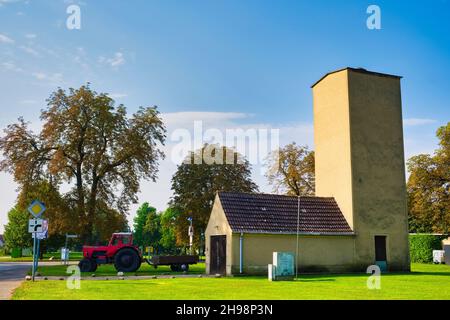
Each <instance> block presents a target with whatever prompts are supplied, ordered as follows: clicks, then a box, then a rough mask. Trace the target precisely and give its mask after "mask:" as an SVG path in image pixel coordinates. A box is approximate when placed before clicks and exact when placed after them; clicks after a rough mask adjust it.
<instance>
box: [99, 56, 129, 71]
mask: <svg viewBox="0 0 450 320" xmlns="http://www.w3.org/2000/svg"><path fill="white" fill-rule="evenodd" d="M98 61H99V62H100V63H102V64H107V65H110V66H111V67H113V68H116V67H119V66H121V65H123V64H125V57H124V54H123V53H122V52H116V53H115V54H114V56H113V57H112V58H105V57H103V56H101V57H99V58H98Z"/></svg>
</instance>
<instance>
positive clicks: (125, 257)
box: [114, 248, 141, 272]
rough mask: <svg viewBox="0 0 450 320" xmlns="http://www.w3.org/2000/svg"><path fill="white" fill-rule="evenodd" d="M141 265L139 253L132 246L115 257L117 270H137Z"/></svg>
mask: <svg viewBox="0 0 450 320" xmlns="http://www.w3.org/2000/svg"><path fill="white" fill-rule="evenodd" d="M140 265H141V259H140V257H139V255H138V253H137V252H136V251H135V250H133V249H130V248H124V249H122V250H120V251H119V252H117V254H116V256H115V257H114V267H115V268H116V270H117V271H122V272H135V271H136V270H137V269H139V267H140Z"/></svg>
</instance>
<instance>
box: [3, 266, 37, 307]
mask: <svg viewBox="0 0 450 320" xmlns="http://www.w3.org/2000/svg"><path fill="white" fill-rule="evenodd" d="M31 266H32V263H31V262H0V300H8V299H10V298H11V294H12V291H13V290H14V289H15V288H17V287H18V286H19V285H20V283H21V282H22V281H23V280H24V278H25V276H26V274H27V272H28V270H30V269H31Z"/></svg>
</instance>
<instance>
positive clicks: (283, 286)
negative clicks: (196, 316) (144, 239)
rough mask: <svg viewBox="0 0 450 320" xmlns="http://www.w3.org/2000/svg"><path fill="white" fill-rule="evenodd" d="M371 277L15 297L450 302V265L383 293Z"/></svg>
mask: <svg viewBox="0 0 450 320" xmlns="http://www.w3.org/2000/svg"><path fill="white" fill-rule="evenodd" d="M367 279H368V275H366V274H344V275H301V276H300V278H299V280H297V281H287V282H269V281H268V280H267V278H266V277H236V278H233V277H227V278H175V279H152V280H125V281H124V280H109V281H92V280H82V281H81V288H80V289H79V290H69V289H67V287H66V282H65V281H39V282H35V283H31V282H24V283H23V284H22V285H21V287H19V288H18V289H17V290H16V291H15V293H14V295H13V299H16V300H21V299H54V300H60V299H75V300H86V299H87V300H103V299H120V300H124V299H127V300H128V299H129V300H142V299H146V300H147V299H148V300H151V299H160V300H171V299H182V300H196V299H206V300H207V299H219V300H220V299H231V300H232V299H249V300H258V299H275V300H277V299H283V300H295V299H319V300H320V299H350V300H353V299H367V300H370V299H420V300H422V299H424V300H425V299H450V290H448V288H449V286H450V266H446V265H427V264H413V265H412V272H411V273H408V274H397V273H391V274H384V275H382V277H381V289H380V290H369V289H368V288H367V285H366V283H367Z"/></svg>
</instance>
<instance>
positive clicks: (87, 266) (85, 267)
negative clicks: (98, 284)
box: [78, 259, 97, 272]
mask: <svg viewBox="0 0 450 320" xmlns="http://www.w3.org/2000/svg"><path fill="white" fill-rule="evenodd" d="M78 267H79V268H80V271H81V272H94V271H95V270H97V263H96V262H95V261H94V260H92V259H83V260H81V261H80V262H79V263H78Z"/></svg>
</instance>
